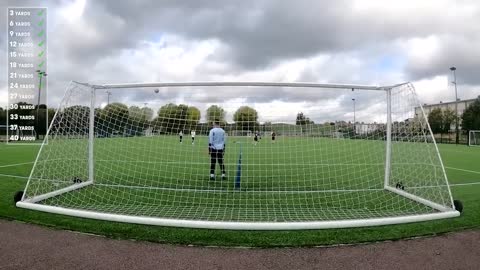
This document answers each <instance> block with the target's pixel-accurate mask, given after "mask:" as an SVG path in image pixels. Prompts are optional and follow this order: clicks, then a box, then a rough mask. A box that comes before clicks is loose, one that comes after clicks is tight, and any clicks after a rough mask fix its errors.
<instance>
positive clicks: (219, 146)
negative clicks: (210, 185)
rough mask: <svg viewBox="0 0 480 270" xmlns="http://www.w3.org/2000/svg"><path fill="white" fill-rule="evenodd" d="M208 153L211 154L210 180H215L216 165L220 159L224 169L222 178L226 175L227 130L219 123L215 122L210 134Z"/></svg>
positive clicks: (221, 166)
mask: <svg viewBox="0 0 480 270" xmlns="http://www.w3.org/2000/svg"><path fill="white" fill-rule="evenodd" d="M208 153H209V154H210V180H215V166H216V163H217V161H218V164H219V165H220V170H221V171H222V180H224V179H225V178H226V176H225V164H224V163H223V154H224V153H225V130H223V129H222V128H221V127H220V126H219V125H218V123H216V122H215V123H213V128H212V129H211V130H210V132H209V134H208Z"/></svg>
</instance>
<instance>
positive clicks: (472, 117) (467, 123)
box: [462, 98, 480, 130]
mask: <svg viewBox="0 0 480 270" xmlns="http://www.w3.org/2000/svg"><path fill="white" fill-rule="evenodd" d="M462 129H463V130H479V129H480V98H478V99H477V100H475V102H473V103H472V104H470V106H468V108H467V109H466V110H465V111H464V112H463V115H462Z"/></svg>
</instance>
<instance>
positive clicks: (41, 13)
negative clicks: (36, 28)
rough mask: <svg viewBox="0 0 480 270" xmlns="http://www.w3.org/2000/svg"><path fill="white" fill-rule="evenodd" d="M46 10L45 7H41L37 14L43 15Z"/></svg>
mask: <svg viewBox="0 0 480 270" xmlns="http://www.w3.org/2000/svg"><path fill="white" fill-rule="evenodd" d="M44 11H45V10H44V9H41V10H40V11H39V12H38V13H37V15H38V16H42V15H43V12H44Z"/></svg>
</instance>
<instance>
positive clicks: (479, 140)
mask: <svg viewBox="0 0 480 270" xmlns="http://www.w3.org/2000/svg"><path fill="white" fill-rule="evenodd" d="M468 145H469V146H480V130H470V131H469V132H468Z"/></svg>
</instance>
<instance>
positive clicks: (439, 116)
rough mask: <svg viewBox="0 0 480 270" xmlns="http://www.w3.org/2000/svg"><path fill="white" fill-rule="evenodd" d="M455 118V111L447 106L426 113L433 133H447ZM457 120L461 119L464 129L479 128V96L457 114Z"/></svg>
mask: <svg viewBox="0 0 480 270" xmlns="http://www.w3.org/2000/svg"><path fill="white" fill-rule="evenodd" d="M456 120H457V118H456V114H455V112H454V111H453V110H451V109H449V108H447V109H445V110H442V109H440V108H435V109H433V110H432V111H431V112H430V113H429V114H428V123H429V124H430V128H431V129H432V132H433V133H448V131H449V130H450V127H451V126H452V125H453V124H455V122H456ZM459 120H461V121H462V123H461V125H462V130H464V131H469V130H480V98H478V99H477V100H475V101H474V102H473V103H472V104H470V105H469V106H468V107H467V108H466V109H465V111H464V112H463V114H462V115H461V116H459Z"/></svg>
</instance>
